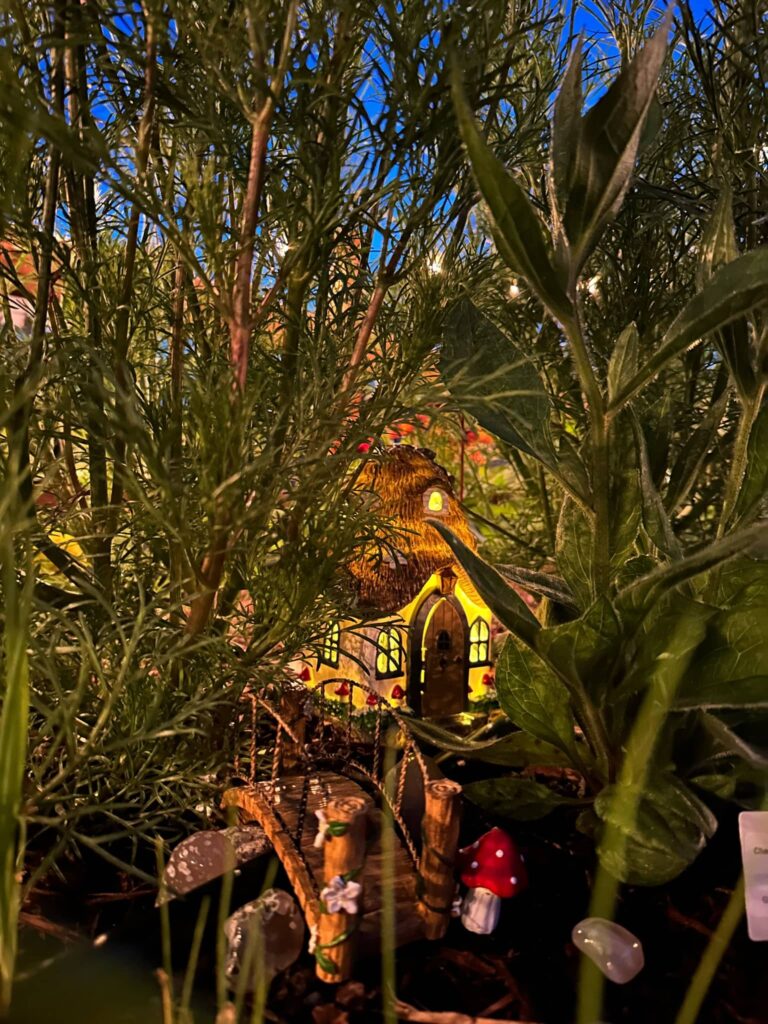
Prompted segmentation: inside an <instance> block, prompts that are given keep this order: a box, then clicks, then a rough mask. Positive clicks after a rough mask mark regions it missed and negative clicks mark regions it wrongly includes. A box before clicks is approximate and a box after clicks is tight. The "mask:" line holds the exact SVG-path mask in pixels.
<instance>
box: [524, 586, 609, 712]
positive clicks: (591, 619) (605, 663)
mask: <svg viewBox="0 0 768 1024" xmlns="http://www.w3.org/2000/svg"><path fill="white" fill-rule="evenodd" d="M621 638H622V631H621V623H620V622H619V619H618V616H617V615H616V611H615V610H614V607H613V605H612V604H611V602H610V600H609V599H608V598H607V597H600V598H598V599H597V601H595V603H594V604H592V605H591V606H590V608H589V609H588V610H587V611H586V612H585V613H584V614H583V615H582V616H581V618H579V619H575V620H574V621H573V622H566V623H564V624H563V625H561V626H553V627H552V628H550V629H543V630H542V631H541V632H540V633H539V634H538V636H537V638H536V647H537V650H538V651H540V652H541V653H542V654H543V655H544V657H545V658H546V659H547V661H548V662H549V663H550V664H553V665H556V666H557V668H558V669H559V670H560V671H561V672H562V673H563V674H564V675H566V676H569V677H571V676H578V678H579V679H581V680H582V681H583V682H584V684H585V686H586V688H587V690H588V691H590V692H594V690H596V689H599V688H600V687H601V686H604V685H605V684H607V682H608V680H609V678H610V674H611V669H612V666H613V663H614V661H615V659H616V657H617V655H618V653H619V647H620V644H621Z"/></svg>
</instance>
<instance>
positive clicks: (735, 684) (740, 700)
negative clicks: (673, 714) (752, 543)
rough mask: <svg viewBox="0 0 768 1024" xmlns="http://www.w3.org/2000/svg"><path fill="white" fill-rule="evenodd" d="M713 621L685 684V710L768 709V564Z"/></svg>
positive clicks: (681, 695) (682, 698)
mask: <svg viewBox="0 0 768 1024" xmlns="http://www.w3.org/2000/svg"><path fill="white" fill-rule="evenodd" d="M761 568H762V573H763V578H762V580H760V578H759V577H758V578H757V579H755V580H753V581H752V582H751V583H750V585H749V587H748V588H745V590H744V591H743V592H742V595H741V597H740V599H739V601H738V602H737V603H736V604H734V605H733V606H732V607H730V608H724V609H722V610H721V611H720V612H718V614H717V615H716V616H715V617H714V618H713V619H712V621H711V622H710V624H709V628H708V629H707V635H706V637H705V639H704V642H703V643H702V645H701V647H700V648H699V650H698V651H697V652H696V657H695V658H694V660H693V661H692V663H691V665H690V666H689V669H688V671H687V672H686V675H685V678H684V679H683V682H682V685H681V688H680V693H679V694H678V699H677V706H678V707H680V708H696V707H698V708H718V707H719V708H728V707H768V628H767V627H766V624H767V623H768V564H767V563H763V564H762V567H761Z"/></svg>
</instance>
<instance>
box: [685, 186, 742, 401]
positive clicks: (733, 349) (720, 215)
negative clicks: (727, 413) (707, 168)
mask: <svg viewBox="0 0 768 1024" xmlns="http://www.w3.org/2000/svg"><path fill="white" fill-rule="evenodd" d="M699 252H700V264H699V272H698V274H697V282H698V285H699V288H702V287H703V286H704V285H705V284H706V282H707V281H709V279H710V278H711V277H712V275H713V273H714V272H715V271H716V270H717V269H718V267H721V266H724V265H725V264H727V263H731V262H732V261H733V260H735V259H736V258H737V257H738V255H739V247H738V245H737V244H736V228H735V225H734V222H733V202H732V197H731V190H730V187H728V186H726V187H725V188H723V191H722V192H721V194H720V198H719V200H718V203H717V206H716V207H715V212H714V214H713V216H712V219H711V221H710V222H709V224H708V225H707V227H706V228H705V230H704V232H703V235H702V239H701V244H700V246H699ZM715 340H716V344H717V347H718V349H719V351H720V353H721V354H722V356H723V359H724V361H725V363H726V365H727V367H728V370H729V371H730V374H731V377H732V379H733V381H734V383H735V384H736V387H737V389H738V392H739V395H740V396H741V397H742V399H745V398H749V397H750V396H751V395H753V394H754V391H755V387H756V383H757V380H756V377H755V371H754V368H753V366H752V355H751V342H750V337H749V323H748V321H747V318H746V317H741V318H739V319H738V320H734V322H733V323H731V324H728V325H727V326H725V327H723V328H722V329H721V330H719V331H717V333H716V337H715Z"/></svg>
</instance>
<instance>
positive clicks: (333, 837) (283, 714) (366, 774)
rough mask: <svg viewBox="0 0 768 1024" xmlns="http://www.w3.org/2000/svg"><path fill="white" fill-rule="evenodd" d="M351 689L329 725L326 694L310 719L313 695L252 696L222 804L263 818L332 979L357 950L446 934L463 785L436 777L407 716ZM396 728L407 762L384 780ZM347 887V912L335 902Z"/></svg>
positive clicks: (323, 972) (343, 974) (248, 817)
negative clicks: (264, 756)
mask: <svg viewBox="0 0 768 1024" xmlns="http://www.w3.org/2000/svg"><path fill="white" fill-rule="evenodd" d="M345 682H347V684H348V687H349V700H348V705H347V707H346V712H347V714H346V718H345V719H344V718H339V717H338V714H337V715H336V716H334V717H332V716H331V715H330V714H329V712H330V711H331V707H330V705H329V702H327V701H326V700H325V699H324V698H323V697H322V696H320V697H315V696H313V697H311V698H310V700H311V701H312V703H313V704H314V706H315V709H316V713H315V714H313V715H311V716H309V717H308V716H307V715H306V714H305V705H306V702H307V699H308V698H309V697H310V695H309V694H308V692H307V691H305V690H301V691H299V690H289V691H287V692H284V693H283V694H282V695H281V696H280V697H279V698H278V700H277V701H275V700H274V699H273V700H270V699H268V698H267V697H265V696H263V695H261V694H248V695H247V699H248V700H249V701H250V705H251V715H250V723H249V728H250V742H249V746H250V751H249V757H248V766H249V767H248V772H247V774H246V775H245V776H243V775H241V778H242V779H243V782H244V784H243V785H240V786H237V787H234V788H232V789H229V790H227V791H226V793H225V794H224V798H223V805H224V806H225V807H235V808H237V811H238V816H239V819H240V822H241V823H245V822H254V821H255V822H257V823H258V824H259V825H261V827H262V828H263V829H264V831H265V832H266V834H267V836H268V838H269V839H270V841H271V842H272V845H273V847H274V850H275V853H276V855H277V857H278V858H279V859H280V862H281V864H282V866H283V868H284V870H285V873H286V875H287V877H288V880H289V882H290V884H291V886H292V887H293V890H294V892H295V894H296V897H297V899H298V901H299V904H300V906H301V908H302V911H303V913H304V917H305V919H306V922H307V925H308V927H309V929H310V932H311V935H312V937H313V941H312V946H313V948H314V952H315V957H316V960H317V973H318V976H319V977H320V978H322V979H323V980H325V981H332V982H338V981H343V980H344V979H345V978H347V977H348V976H349V974H350V971H351V967H352V962H353V959H354V954H355V951H356V950H357V951H360V952H361V953H364V954H365V953H370V952H374V951H375V950H377V949H378V948H379V947H380V944H381V941H382V935H384V934H387V941H392V942H394V944H395V945H398V946H400V945H404V944H406V943H408V942H413V941H415V940H417V939H423V938H428V939H438V938H441V937H442V936H443V934H444V933H445V930H446V928H447V927H448V922H449V919H450V909H451V902H452V899H453V895H454V889H455V882H454V876H453V867H454V860H455V856H456V848H457V845H458V835H459V821H460V813H461V787H460V786H459V785H458V784H457V783H455V782H451V781H450V780H448V779H434V780H430V779H429V778H428V775H427V770H426V766H425V764H424V761H423V758H422V756H421V754H420V752H419V750H418V747H417V746H416V743H415V741H414V740H413V737H412V736H411V734H410V731H409V729H408V725H407V721H406V720H405V719H404V717H403V716H402V715H400V714H399V713H398V711H397V710H396V709H395V708H393V707H392V706H391V705H390V704H389V703H388V702H387V701H386V700H385V699H384V698H382V697H380V696H379V695H378V694H376V693H375V692H374V691H373V690H370V689H369V688H368V687H366V686H365V685H363V684H361V683H357V682H354V681H353V680H345ZM355 688H358V689H360V690H362V691H363V692H365V694H366V695H367V707H368V708H369V709H370V712H371V714H370V715H369V718H370V717H372V718H373V720H374V725H373V728H372V729H371V731H370V732H371V735H370V741H369V742H368V743H366V742H365V741H364V740H363V739H361V738H360V736H357V735H356V730H355V724H354V717H353V707H354V705H353V693H354V689H355ZM338 704H339V702H334V707H335V709H336V711H337V712H338ZM262 713H266V714H267V715H268V716H269V717H270V718H271V719H272V720H273V721H274V723H275V744H274V748H273V752H272V758H271V765H270V772H269V778H267V779H261V780H260V779H259V778H258V775H259V770H258V769H259V766H258V757H257V743H256V737H257V734H258V728H259V724H260V722H259V717H260V715H261V714H262ZM388 724H393V725H395V726H396V727H397V730H398V734H399V737H400V743H401V746H402V756H401V757H400V760H399V763H398V766H397V767H396V768H394V770H393V771H389V772H387V773H386V774H385V772H384V768H385V764H386V763H387V761H388V758H387V757H386V754H387V747H386V734H387V730H386V728H385V727H386V725H388ZM409 766H415V769H416V771H417V772H418V774H419V776H420V781H421V783H422V785H423V793H424V817H423V820H422V823H421V829H420V832H419V834H418V835H412V834H411V831H410V830H409V828H408V826H407V824H406V821H405V820H404V817H403V813H402V811H403V796H404V791H405V784H406V773H407V772H408V771H409ZM236 767H238V768H239V767H240V763H239V761H238V762H236ZM410 770H413V768H411V769H410ZM318 830H319V831H320V838H318ZM348 883H352V884H351V885H350V884H348ZM357 887H359V889H358V888H357ZM342 888H343V890H344V892H343V897H344V900H343V901H342V902H343V903H344V905H343V906H341V907H339V906H338V902H339V901H338V899H334V896H335V894H337V893H338V891H339V890H341V889H342ZM351 911H354V912H351Z"/></svg>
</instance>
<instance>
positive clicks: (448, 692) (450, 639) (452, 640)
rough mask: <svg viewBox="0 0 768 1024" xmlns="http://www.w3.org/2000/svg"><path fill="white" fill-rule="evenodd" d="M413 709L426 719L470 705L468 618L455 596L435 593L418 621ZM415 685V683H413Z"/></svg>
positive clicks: (462, 709) (456, 712)
mask: <svg viewBox="0 0 768 1024" xmlns="http://www.w3.org/2000/svg"><path fill="white" fill-rule="evenodd" d="M415 625H416V636H415V637H414V640H415V643H414V654H415V658H414V662H413V667H412V671H413V676H412V679H413V682H415V683H416V687H415V689H416V690H417V691H418V694H419V698H420V699H419V700H418V701H413V699H412V706H413V705H415V704H418V706H417V707H414V710H415V711H417V712H419V713H420V714H422V715H424V716H425V717H426V718H448V717H450V716H451V715H458V714H461V712H462V711H465V710H466V706H467V683H468V663H467V619H466V616H465V615H464V611H463V609H462V607H461V605H460V604H459V602H458V601H457V600H456V598H455V597H443V596H441V595H439V594H434V595H432V596H431V597H429V598H427V600H426V601H425V602H424V604H423V605H422V607H421V609H420V610H419V613H418V614H417V616H416V620H415ZM412 686H413V684H412Z"/></svg>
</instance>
